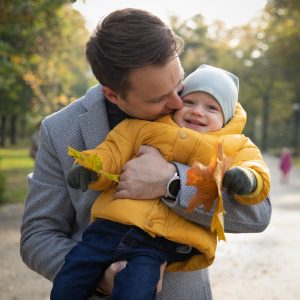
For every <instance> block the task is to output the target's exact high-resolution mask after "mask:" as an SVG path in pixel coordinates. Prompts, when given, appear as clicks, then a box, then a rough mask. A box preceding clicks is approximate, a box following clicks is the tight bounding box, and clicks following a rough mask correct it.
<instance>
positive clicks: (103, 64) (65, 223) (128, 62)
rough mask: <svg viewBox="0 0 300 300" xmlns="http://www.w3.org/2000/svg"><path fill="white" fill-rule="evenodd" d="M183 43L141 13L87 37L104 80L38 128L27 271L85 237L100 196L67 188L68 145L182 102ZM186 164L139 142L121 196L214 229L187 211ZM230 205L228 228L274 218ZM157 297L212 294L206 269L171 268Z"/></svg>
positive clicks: (107, 280) (49, 266) (249, 227)
mask: <svg viewBox="0 0 300 300" xmlns="http://www.w3.org/2000/svg"><path fill="white" fill-rule="evenodd" d="M182 47H183V44H182V41H181V40H180V38H179V37H177V36H176V35H175V34H174V33H173V32H172V31H171V29H170V28H168V27H167V26H166V25H165V24H164V23H163V22H162V21H161V20H160V19H159V18H157V17H155V16H153V15H151V14H149V13H148V12H145V11H142V10H137V9H124V10H118V11H115V12H113V13H111V14H110V15H108V16H107V17H106V18H105V19H103V21H102V23H101V24H100V25H98V27H97V29H96V31H95V33H94V34H93V35H92V37H91V38H90V40H89V42H88V43H87V57H88V60H89V62H90V64H91V67H92V70H93V72H94V74H95V76H96V78H97V79H98V81H99V82H100V83H101V85H98V86H96V87H93V88H91V89H90V90H89V91H88V92H87V94H86V95H85V96H84V97H82V98H80V99H78V100H77V101H75V102H73V103H72V104H71V105H69V106H67V107H66V108H64V109H63V110H61V111H59V112H57V113H55V114H53V115H51V116H49V117H47V118H46V119H45V120H44V121H43V123H42V126H41V144H40V148H39V151H38V154H37V159H36V165H35V170H34V173H33V176H32V177H31V178H30V179H29V186H30V191H29V195H28V198H27V201H26V205H25V212H24V218H23V223H22V227H21V255H22V258H23V260H24V262H25V263H26V264H27V265H28V266H29V267H30V268H32V269H33V270H35V271H36V272H38V273H40V274H42V275H43V276H44V277H46V278H48V279H50V280H53V278H54V277H55V274H56V273H57V272H58V270H59V269H60V268H61V266H62V264H63V262H64V257H65V255H66V254H67V253H68V252H69V250H70V249H71V248H72V247H73V246H74V245H75V244H76V242H77V241H78V240H80V239H81V234H82V232H83V230H84V229H85V228H86V226H87V225H88V223H89V220H90V218H89V216H90V208H91V206H92V204H93V202H94V200H95V199H96V197H97V193H95V192H92V191H88V192H86V193H81V192H80V191H78V190H74V189H70V188H69V187H67V186H66V183H65V178H66V173H67V171H68V170H70V168H71V166H72V161H73V160H72V159H71V158H70V157H68V155H67V150H66V149H67V146H72V147H74V148H76V149H78V150H84V149H90V148H94V147H95V146H96V145H97V144H99V143H100V142H101V141H102V140H103V139H104V138H105V136H106V134H107V133H108V131H109V130H110V129H111V128H113V127H114V126H115V125H116V124H118V123H119V122H120V121H122V120H123V119H125V118H128V117H134V118H140V119H146V120H154V119H156V118H157V117H159V116H161V115H164V114H168V113H170V112H172V111H173V110H175V109H178V108H180V107H181V106H182V102H181V99H180V97H179V96H178V93H179V92H180V91H181V89H182V79H183V70H182V67H181V64H180V61H179V58H178V55H179V54H180V52H181V50H182ZM187 168H188V167H187V166H184V165H180V164H178V163H176V162H174V164H172V163H168V162H167V161H165V160H164V158H163V157H162V156H161V155H160V153H159V152H158V151H157V150H156V149H153V148H151V147H147V146H142V147H141V148H140V151H139V153H137V157H136V158H134V159H133V160H131V161H129V162H128V163H127V164H126V165H125V166H124V167H123V173H122V175H121V178H120V179H121V182H120V183H119V185H118V189H117V193H116V197H118V198H132V199H152V198H157V197H162V196H167V198H166V199H165V198H163V199H162V201H165V202H166V204H167V205H168V206H169V207H170V208H171V209H172V210H174V211H175V212H176V213H177V214H179V215H181V216H183V217H185V218H187V219H190V220H192V221H194V222H196V223H198V224H200V225H201V226H206V227H209V226H210V222H211V214H210V213H205V212H204V211H203V210H202V209H197V210H196V211H195V212H193V213H192V214H189V213H187V212H186V207H187V203H188V201H189V199H190V198H191V195H192V194H193V192H194V191H193V189H191V188H189V187H186V186H185V182H186V180H185V173H186V170H187ZM178 177H179V178H178ZM178 183H180V185H179V184H178ZM166 187H167V188H166ZM179 188H180V189H179ZM137 201H138V200H137ZM224 205H225V210H226V212H227V214H226V215H225V229H226V231H227V232H260V231H263V230H264V229H265V228H266V227H267V225H268V223H269V221H270V215H271V205H270V201H269V200H268V199H266V200H265V201H264V202H263V203H262V204H260V205H256V206H249V207H248V206H243V205H240V204H238V203H237V202H236V201H234V200H232V199H231V198H230V197H229V196H228V195H226V194H224ZM150 225H151V224H150ZM150 225H149V226H150ZM123 266H124V265H123ZM121 268H122V264H119V265H118V264H115V265H112V266H111V267H110V268H108V270H107V272H106V274H105V276H104V278H103V279H102V280H101V282H100V288H101V289H102V291H105V292H108V293H109V292H110V290H111V287H112V284H113V276H114V275H115V273H116V272H117V271H119V270H120V269H121ZM159 289H160V288H159V287H158V290H159ZM158 299H162V300H166V299H172V300H173V299H175V300H176V299H178V300H181V299H191V300H196V299H197V300H198V299H211V290H210V283H209V277H208V271H207V270H201V271H198V272H191V273H188V272H184V273H181V272H177V273H166V274H165V276H164V281H163V288H162V291H161V292H160V293H159V296H158Z"/></svg>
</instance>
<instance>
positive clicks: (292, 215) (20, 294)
mask: <svg viewBox="0 0 300 300" xmlns="http://www.w3.org/2000/svg"><path fill="white" fill-rule="evenodd" d="M264 158H265V160H266V162H267V163H268V164H269V166H270V168H271V176H272V187H271V196H272V204H273V215H272V220H271V224H270V225H269V227H268V228H267V229H266V230H265V231H264V232H263V233H259V234H226V239H227V242H223V241H220V242H219V246H218V250H217V257H216V260H215V263H214V264H213V266H212V267H211V268H210V274H211V280H212V288H213V295H214V300H240V299H241V300H253V299H255V300H265V299H268V300H277V299H278V300H282V299H284V300H294V299H300V276H299V275H300V272H299V266H300V255H299V254H298V249H299V247H300V235H299V231H300V218H299V213H300V170H299V169H293V170H292V173H291V177H290V183H289V185H282V184H280V183H279V173H278V164H279V162H278V159H277V158H274V157H272V156H269V155H266V156H265V157H264ZM22 212H23V205H22V204H13V205H5V206H1V207H0V239H1V243H0V257H1V260H0V300H21V299H22V300H27V299H30V300H46V299H49V292H50V288H51V284H50V282H48V281H47V280H45V279H43V278H42V277H40V276H38V275H37V274H35V273H34V272H32V271H30V270H29V269H28V268H27V267H26V266H25V265H24V264H23V263H22V262H21V259H20V256H19V226H20V222H21V216H22ZM174 300H179V299H174ZM180 300H182V299H180Z"/></svg>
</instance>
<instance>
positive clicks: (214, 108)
mask: <svg viewBox="0 0 300 300" xmlns="http://www.w3.org/2000/svg"><path fill="white" fill-rule="evenodd" d="M207 107H208V109H209V110H215V111H218V107H217V106H215V105H208V106H207Z"/></svg>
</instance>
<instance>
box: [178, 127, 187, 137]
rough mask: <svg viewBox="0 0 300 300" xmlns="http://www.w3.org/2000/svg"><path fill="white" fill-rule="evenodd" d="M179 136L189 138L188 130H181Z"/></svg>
mask: <svg viewBox="0 0 300 300" xmlns="http://www.w3.org/2000/svg"><path fill="white" fill-rule="evenodd" d="M179 137H180V138H181V139H186V138H187V132H186V131H185V130H184V129H180V130H179Z"/></svg>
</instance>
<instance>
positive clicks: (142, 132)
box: [85, 105, 270, 271]
mask: <svg viewBox="0 0 300 300" xmlns="http://www.w3.org/2000/svg"><path fill="white" fill-rule="evenodd" d="M245 122H246V114H245V111H244V110H243V109H242V107H241V106H240V105H238V106H237V109H236V112H235V116H234V117H233V119H232V120H231V121H230V122H229V123H228V124H227V125H226V126H225V127H224V128H222V129H221V130H220V131H218V132H214V133H205V134H202V133H199V132H196V131H193V130H190V129H188V128H181V127H179V126H178V125H177V124H176V123H174V122H173V120H172V118H171V116H170V115H168V116H164V117H162V118H160V119H158V120H156V121H155V122H151V121H143V120H136V119H127V120H125V121H123V122H121V123H120V124H119V125H118V126H116V127H115V128H114V129H113V130H112V131H110V133H109V134H108V135H107V138H106V139H105V141H104V142H103V143H101V144H100V145H99V146H98V147H97V148H96V149H92V150H87V151H85V153H93V154H94V153H97V155H99V157H101V158H102V160H103V170H104V171H106V172H109V173H113V174H120V173H121V170H122V166H123V165H124V164H125V163H126V162H127V161H128V160H130V159H131V158H133V157H134V156H135V153H136V152H137V151H138V149H139V147H140V146H141V145H143V144H144V145H150V146H154V147H156V148H158V149H159V151H160V152H161V153H162V155H163V156H164V157H165V158H166V159H167V160H168V161H176V162H180V163H183V164H186V165H192V163H193V162H194V161H199V162H201V163H202V164H208V163H209V158H210V153H211V150H212V147H213V145H215V144H216V143H217V142H218V141H221V140H223V141H224V143H223V146H224V151H225V153H226V154H227V155H231V156H233V162H232V165H233V166H242V167H247V168H250V169H251V170H252V171H253V170H255V171H254V172H255V174H256V176H257V181H258V188H257V190H256V191H255V192H254V193H253V194H251V195H248V196H246V197H245V196H244V197H238V198H237V200H238V201H240V202H241V203H245V204H254V203H258V202H259V201H262V200H263V199H265V198H266V196H267V195H268V193H269V184H270V180H269V173H268V168H267V166H266V165H265V163H264V162H263V161H262V157H261V153H260V151H259V150H258V148H257V147H256V146H255V145H254V144H253V143H252V142H251V141H250V140H249V139H248V138H247V137H245V136H244V135H241V134H240V133H241V132H242V130H243V128H244V125H245ZM90 188H92V189H96V190H103V192H101V194H100V196H99V197H98V199H96V201H95V203H94V205H93V207H92V219H95V218H104V219H108V220H111V221H116V222H119V223H123V224H129V225H135V226H138V227H140V228H141V229H143V230H144V231H146V232H148V233H149V234H150V235H152V236H164V237H165V238H166V239H169V240H172V241H175V242H178V243H181V244H186V245H189V246H192V247H194V248H196V249H198V250H199V251H200V253H201V254H199V255H196V256H193V257H191V258H190V259H189V260H187V261H184V262H174V263H171V264H170V265H169V266H168V267H167V270H168V271H193V270H197V269H201V268H205V267H207V266H209V265H210V264H211V263H212V262H213V260H214V256H215V250H216V244H217V240H216V235H215V234H214V233H211V232H210V231H209V230H208V229H205V228H202V227H200V226H199V225H196V224H195V223H193V222H190V221H188V220H185V219H184V218H182V217H180V216H178V215H176V214H175V213H174V212H172V211H171V210H170V209H169V208H168V207H167V206H166V205H165V204H164V203H163V201H161V200H160V199H155V200H151V201H149V200H139V201H136V200H131V199H113V197H112V195H113V194H114V192H115V184H114V183H113V182H112V181H110V180H108V179H107V178H105V177H104V176H101V177H100V179H99V180H98V181H97V182H94V183H92V184H90Z"/></svg>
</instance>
